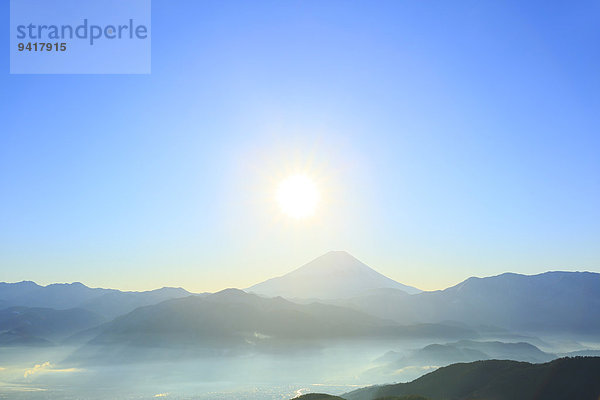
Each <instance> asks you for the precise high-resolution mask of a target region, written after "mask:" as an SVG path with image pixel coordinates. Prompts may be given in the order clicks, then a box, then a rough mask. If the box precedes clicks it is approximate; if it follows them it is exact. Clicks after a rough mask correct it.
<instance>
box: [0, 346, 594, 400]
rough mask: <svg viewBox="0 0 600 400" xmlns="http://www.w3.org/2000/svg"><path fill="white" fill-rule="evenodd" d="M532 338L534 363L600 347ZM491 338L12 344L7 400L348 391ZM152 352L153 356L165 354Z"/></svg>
mask: <svg viewBox="0 0 600 400" xmlns="http://www.w3.org/2000/svg"><path fill="white" fill-rule="evenodd" d="M530 339H531V340H530V342H531V343H535V344H536V347H537V348H536V347H533V346H531V347H527V348H526V350H527V351H528V352H529V355H524V357H533V359H532V361H535V359H536V357H539V358H540V362H542V361H544V360H543V359H544V358H555V357H556V355H564V354H565V353H567V352H572V351H580V350H582V349H600V343H593V342H588V343H583V344H582V343H580V342H576V341H572V340H566V339H565V340H563V339H561V338H558V339H557V338H553V339H544V340H542V339H535V338H530ZM486 340H488V339H486ZM483 341H484V340H481V341H462V342H461V341H457V342H448V343H447V344H446V343H444V342H437V343H439V344H442V346H430V345H431V344H432V342H431V339H429V340H404V341H370V342H369V343H368V344H365V342H364V341H363V342H357V341H354V342H337V343H328V344H326V346H324V347H322V348H320V349H315V348H312V349H307V350H306V351H298V350H297V349H296V350H294V351H291V352H289V353H287V352H281V353H278V354H274V355H265V354H252V355H250V354H247V355H236V356H229V357H228V356H211V357H208V356H206V357H202V358H199V359H194V360H185V361H169V362H146V363H139V362H137V363H130V364H117V365H106V364H105V365H88V364H81V363H76V362H71V363H70V362H69V361H68V360H69V356H70V355H71V354H73V352H74V351H75V350H76V349H77V348H76V347H66V346H54V347H39V348H36V347H6V348H0V398H5V399H25V398H26V399H107V398H111V399H151V398H173V399H188V398H189V399H223V400H229V399H230V400H234V399H235V400H244V399H248V400H271V399H273V400H275V399H277V400H283V399H290V398H293V397H295V396H298V395H299V394H303V393H308V392H327V393H332V394H341V393H344V392H347V391H350V390H352V389H355V388H356V387H362V386H366V385H370V384H381V383H389V382H398V381H409V380H412V379H414V378H416V377H418V376H421V375H423V374H425V373H428V372H430V371H432V370H434V369H435V368H437V367H439V366H442V365H447V364H449V363H451V362H453V360H454V358H456V357H459V358H460V357H467V359H465V360H464V361H469V360H470V359H471V358H478V357H477V356H478V355H479V354H481V353H473V352H475V351H479V350H481V348H482V346H484V347H485V346H487V347H489V348H491V347H490V345H489V343H494V342H492V341H491V340H490V341H488V342H487V343H488V344H485V345H481V344H479V343H481V342H483ZM505 342H508V341H505ZM512 342H513V343H514V342H517V341H512ZM495 343H496V344H495V345H494V346H495V347H494V348H497V347H498V345H497V342H495ZM523 345H524V344H522V343H521V346H523ZM525 346H529V345H525ZM474 348H477V349H479V350H474ZM457 349H458V350H457ZM440 350H441V351H440ZM145 351H147V352H148V359H152V358H153V357H152V356H153V354H152V352H155V351H157V350H145ZM456 351H458V352H459V353H456ZM488 351H489V350H488ZM498 351H510V348H506V349H504V350H502V349H500V350H498ZM516 351H519V352H521V353H522V352H523V350H522V348H517V349H516ZM157 352H160V353H161V354H164V350H161V351H157ZM457 354H458V355H457ZM497 354H498V353H497ZM469 357H470V358H469ZM489 357H490V358H492V356H489ZM493 358H498V357H493ZM458 361H461V360H458Z"/></svg>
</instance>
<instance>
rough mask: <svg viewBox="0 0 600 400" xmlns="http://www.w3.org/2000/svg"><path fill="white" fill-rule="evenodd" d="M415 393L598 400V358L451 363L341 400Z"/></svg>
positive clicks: (447, 398)
mask: <svg viewBox="0 0 600 400" xmlns="http://www.w3.org/2000/svg"><path fill="white" fill-rule="evenodd" d="M409 394H418V395H421V396H425V397H428V398H430V399H432V400H467V399H490V400H492V399H493V400H537V399H543V400H567V399H577V400H598V398H599V397H600V357H574V358H560V359H557V360H554V361H551V362H549V363H545V364H530V363H525V362H517V361H506V360H504V361H501V360H487V361H476V362H472V363H468V364H452V365H449V366H447V367H444V368H440V369H438V370H436V371H434V372H431V373H429V374H427V375H424V376H422V377H420V378H418V379H416V380H414V381H412V382H410V383H399V384H395V385H384V386H372V387H367V388H364V389H359V390H355V391H353V392H349V393H346V394H344V395H342V397H343V398H344V399H346V400H375V399H380V398H385V397H386V396H404V395H409Z"/></svg>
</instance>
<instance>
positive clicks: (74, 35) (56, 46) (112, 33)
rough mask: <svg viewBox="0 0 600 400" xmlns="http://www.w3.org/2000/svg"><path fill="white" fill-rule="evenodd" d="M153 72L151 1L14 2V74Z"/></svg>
mask: <svg viewBox="0 0 600 400" xmlns="http://www.w3.org/2000/svg"><path fill="white" fill-rule="evenodd" d="M150 70H151V3H150V0H10V73H11V74H149V73H150Z"/></svg>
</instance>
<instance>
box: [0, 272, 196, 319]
mask: <svg viewBox="0 0 600 400" xmlns="http://www.w3.org/2000/svg"><path fill="white" fill-rule="evenodd" d="M189 295H191V293H190V292H188V291H186V290H184V289H182V288H169V287H164V288H161V289H156V290H151V291H146V292H122V291H120V290H116V289H102V288H90V287H87V286H86V285H84V284H83V283H80V282H74V283H54V284H51V285H47V286H41V285H38V284H36V283H35V282H31V281H22V282H17V283H6V282H0V309H3V308H8V307H15V306H17V307H19V306H22V307H43V308H53V309H56V310H66V309H72V308H82V309H85V310H89V311H92V312H95V313H98V314H100V315H102V316H104V317H105V318H108V319H112V318H114V317H116V316H117V315H121V314H125V313H128V312H130V311H132V310H134V309H135V308H137V307H141V306H145V305H150V304H156V303H159V302H161V301H164V300H168V299H172V298H179V297H185V296H189Z"/></svg>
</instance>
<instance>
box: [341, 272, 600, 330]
mask: <svg viewBox="0 0 600 400" xmlns="http://www.w3.org/2000/svg"><path fill="white" fill-rule="evenodd" d="M336 304H339V305H346V306H349V307H352V308H354V309H356V310H359V311H363V312H366V313H369V314H372V315H375V316H378V317H380V318H389V319H394V320H396V321H403V322H404V323H417V322H420V323H426V322H430V323H435V322H440V321H449V320H451V321H459V322H462V323H466V324H468V325H470V326H480V325H487V326H496V327H502V328H505V329H509V330H515V331H521V332H557V333H560V332H565V333H568V332H570V333H581V334H600V274H598V273H593V272H561V271H555V272H546V273H542V274H538V275H520V274H514V273H506V274H501V275H497V276H492V277H487V278H469V279H467V280H465V281H463V282H461V283H459V284H458V285H456V286H452V287H450V288H448V289H445V290H438V291H434V292H423V293H419V294H415V295H412V296H397V295H390V294H388V293H384V292H379V293H370V294H369V295H368V296H362V297H357V298H354V299H349V300H347V301H345V302H336Z"/></svg>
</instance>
